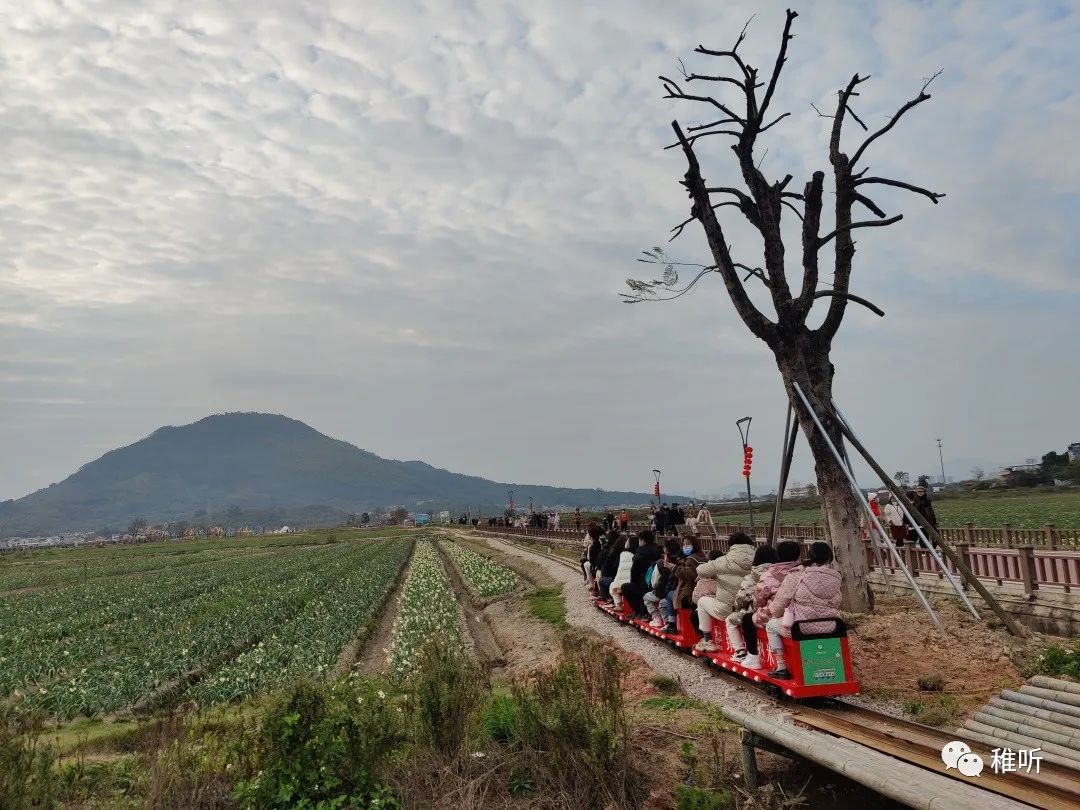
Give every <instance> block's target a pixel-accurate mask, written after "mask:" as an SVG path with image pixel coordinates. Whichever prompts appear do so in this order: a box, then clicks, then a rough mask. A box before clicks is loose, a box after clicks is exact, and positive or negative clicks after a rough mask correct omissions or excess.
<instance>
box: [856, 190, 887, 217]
mask: <svg viewBox="0 0 1080 810" xmlns="http://www.w3.org/2000/svg"><path fill="white" fill-rule="evenodd" d="M855 200H856V201H857V202H861V203H862V204H863V205H865V206H866V207H867V208H869V209H870V210H871V211H873V212H874V213H875V214H877V215H878V216H879V217H881V218H882V219H885V217H886V216H887V214H886V213H885V212H884V211H882V210H881V209H880V208H878V206H877V203H875V202H874V201H873V200H871V199H870V198H869V197H865V196H863V195H862V194H856V195H855Z"/></svg>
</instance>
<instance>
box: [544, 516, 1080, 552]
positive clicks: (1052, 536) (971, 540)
mask: <svg viewBox="0 0 1080 810" xmlns="http://www.w3.org/2000/svg"><path fill="white" fill-rule="evenodd" d="M713 525H714V526H715V527H716V531H717V532H718V533H719V534H721V535H724V536H727V535H729V534H734V533H735V532H745V531H747V530H748V527H747V524H745V523H714V524H713ZM647 528H649V524H647V523H640V522H637V523H635V522H631V524H630V530H631V531H641V530H642V529H647ZM768 528H769V524H768V523H767V522H766V523H764V524H756V525H755V526H754V529H755V531H754V534H755V535H756V536H758V537H766V536H767V535H768ZM534 531H535V530H534ZM558 531H569V532H571V533H573V534H574V535H575V536H578V537H580V536H581V534H582V533H583V532H584V529H579V530H576V531H575V530H574V529H572V528H571V529H559V530H558ZM938 531H939V532H941V536H942V538H943V539H944V540H945V542H946V543H949V544H950V545H958V544H960V543H967V544H968V545H970V546H981V547H984V548H1019V547H1021V546H1035V547H1036V548H1046V549H1049V550H1055V549H1058V548H1063V549H1078V550H1080V529H1059V528H1058V527H1057V526H1055V525H1054V524H1053V523H1047V524H1045V525H1044V526H1043V527H1042V528H1041V529H1017V528H1014V527H1013V526H1012V525H1011V524H1009V523H1006V524H1004V525H1002V526H993V527H983V526H976V525H975V524H974V523H965V524H964V525H963V526H959V527H957V526H948V527H943V528H940V529H938ZM779 536H780V537H782V538H784V539H787V540H828V539H829V536H828V534H827V532H826V530H825V526H824V525H822V524H820V523H813V524H809V525H805V524H804V525H799V524H790V523H781V524H780V531H779Z"/></svg>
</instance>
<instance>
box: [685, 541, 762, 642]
mask: <svg viewBox="0 0 1080 810" xmlns="http://www.w3.org/2000/svg"><path fill="white" fill-rule="evenodd" d="M753 561H754V541H753V540H751V539H750V537H749V536H748V535H746V534H743V533H742V532H736V533H735V534H733V535H731V537H729V538H728V552H727V554H725V555H724V556H722V557H718V558H717V559H715V560H711V561H710V562H707V563H702V564H701V565H699V566H698V568H697V575H698V582H700V581H701V580H702V579H712V580H715V581H716V591H715V593H714V594H713V595H712V596H703V597H701V598H700V599H699V600H698V608H697V612H698V625H699V627H700V628H701V635H702V639H701V641H699V642H698V643H697V645H696V647H695V649H698V650H701V651H703V652H715V651H716V645H715V644H713V642H712V635H711V631H712V623H713V619H720V620H722V619H724V617H726V616H727V615H728V614H729V613H730V612H731V606H732V603H733V602H734V601H735V594H736V593H737V592H738V590H739V585H741V584H742V580H743V577H745V576H746V575H747V574H748V573H750V563H752V562H753Z"/></svg>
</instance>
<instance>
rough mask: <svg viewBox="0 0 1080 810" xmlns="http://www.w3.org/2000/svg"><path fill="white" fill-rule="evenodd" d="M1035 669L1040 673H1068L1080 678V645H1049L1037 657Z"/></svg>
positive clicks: (1072, 676) (1052, 674)
mask: <svg viewBox="0 0 1080 810" xmlns="http://www.w3.org/2000/svg"><path fill="white" fill-rule="evenodd" d="M1035 669H1036V670H1037V672H1036V674H1039V675H1050V676H1056V675H1068V676H1069V677H1071V678H1076V679H1078V680H1080V646H1074V647H1072V648H1066V647H1058V646H1056V645H1054V646H1050V647H1047V648H1046V649H1045V650H1043V651H1042V652H1041V653H1040V654H1039V657H1038V659H1036V661H1035Z"/></svg>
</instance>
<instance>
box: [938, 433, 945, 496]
mask: <svg viewBox="0 0 1080 810" xmlns="http://www.w3.org/2000/svg"><path fill="white" fill-rule="evenodd" d="M937 457H938V461H939V462H940V463H941V485H942V486H945V457H944V456H943V455H942V454H941V439H938V440H937Z"/></svg>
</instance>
